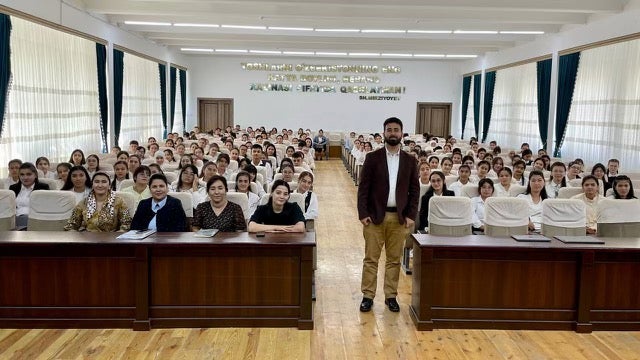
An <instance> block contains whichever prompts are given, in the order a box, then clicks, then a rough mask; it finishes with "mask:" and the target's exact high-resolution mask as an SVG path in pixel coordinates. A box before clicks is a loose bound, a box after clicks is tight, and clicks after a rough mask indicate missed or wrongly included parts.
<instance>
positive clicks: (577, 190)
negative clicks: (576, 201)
mask: <svg viewBox="0 0 640 360" xmlns="http://www.w3.org/2000/svg"><path fill="white" fill-rule="evenodd" d="M582 193H583V191H582V187H571V186H567V187H563V188H560V191H558V199H571V198H572V197H573V196H576V195H578V194H582Z"/></svg>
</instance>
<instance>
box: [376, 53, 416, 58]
mask: <svg viewBox="0 0 640 360" xmlns="http://www.w3.org/2000/svg"><path fill="white" fill-rule="evenodd" d="M380 55H382V56H390V57H412V56H413V54H392V53H382V54H380Z"/></svg>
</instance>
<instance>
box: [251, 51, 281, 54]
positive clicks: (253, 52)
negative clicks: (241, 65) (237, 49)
mask: <svg viewBox="0 0 640 360" xmlns="http://www.w3.org/2000/svg"><path fill="white" fill-rule="evenodd" d="M249 52H250V53H252V54H272V55H273V54H277V55H280V54H282V51H274V50H249Z"/></svg>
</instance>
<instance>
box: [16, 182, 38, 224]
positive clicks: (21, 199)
mask: <svg viewBox="0 0 640 360" xmlns="http://www.w3.org/2000/svg"><path fill="white" fill-rule="evenodd" d="M34 185H35V184H34ZM34 185H31V187H30V188H26V187H24V185H21V187H20V192H19V193H18V196H16V216H20V215H29V199H30V198H31V192H33V186H34Z"/></svg>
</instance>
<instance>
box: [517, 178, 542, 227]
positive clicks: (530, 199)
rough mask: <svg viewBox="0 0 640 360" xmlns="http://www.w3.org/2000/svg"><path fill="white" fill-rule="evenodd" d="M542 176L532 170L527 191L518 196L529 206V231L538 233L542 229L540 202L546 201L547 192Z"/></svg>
mask: <svg viewBox="0 0 640 360" xmlns="http://www.w3.org/2000/svg"><path fill="white" fill-rule="evenodd" d="M544 186H545V181H544V174H543V173H542V171H537V170H534V171H532V172H531V173H530V174H529V182H528V185H527V191H526V192H525V193H524V194H520V195H518V198H521V199H525V200H526V201H527V203H528V204H529V231H530V232H535V233H539V232H540V229H541V228H542V201H544V200H545V199H547V191H546V190H545V188H544Z"/></svg>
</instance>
